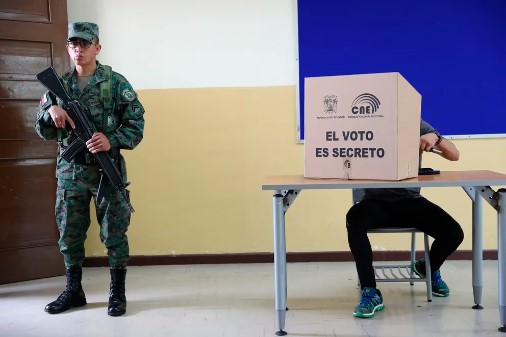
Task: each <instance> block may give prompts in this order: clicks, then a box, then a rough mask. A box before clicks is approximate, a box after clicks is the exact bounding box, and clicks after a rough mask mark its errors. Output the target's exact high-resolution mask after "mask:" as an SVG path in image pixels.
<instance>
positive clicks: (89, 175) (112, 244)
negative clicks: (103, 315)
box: [35, 62, 144, 269]
mask: <svg viewBox="0 0 506 337" xmlns="http://www.w3.org/2000/svg"><path fill="white" fill-rule="evenodd" d="M106 80H107V76H106V71H105V68H104V66H103V65H101V64H100V63H99V62H97V69H96V71H95V73H94V75H93V77H92V78H91V79H90V81H89V82H88V84H87V85H86V87H85V88H84V89H83V90H82V91H81V90H80V89H79V87H78V85H77V78H76V71H75V67H72V68H71V69H69V70H68V71H67V72H66V73H65V74H64V75H63V76H62V81H63V84H64V86H65V87H66V89H67V91H68V93H69V96H70V97H71V98H72V99H76V100H78V101H79V102H81V104H83V105H84V106H86V108H87V110H88V112H89V114H90V115H89V117H91V121H92V122H93V124H94V125H95V127H96V128H97V130H98V132H102V133H103V134H105V135H106V136H107V138H108V139H109V142H110V144H111V150H110V151H109V154H110V155H111V157H112V158H113V160H114V162H115V163H116V164H117V167H118V170H119V172H121V174H122V177H123V180H124V182H125V183H126V181H127V175H126V165H125V160H124V158H123V157H122V156H121V154H120V153H119V150H120V149H130V150H131V149H133V148H134V147H135V146H137V145H138V144H139V143H140V141H141V140H142V137H143V130H144V117H143V114H144V108H143V106H142V104H141V103H140V102H139V100H138V98H137V94H136V93H135V91H134V90H133V88H132V86H131V85H130V83H128V81H127V80H126V79H125V78H124V77H123V76H122V75H120V74H118V73H116V72H114V71H113V72H112V87H111V89H112V101H111V102H107V103H105V100H104V99H103V97H102V99H101V88H100V83H101V82H103V81H106ZM53 105H59V106H61V107H63V108H65V107H64V106H62V102H61V101H59V99H56V98H55V97H54V96H53V95H52V94H51V93H49V92H47V93H46V94H44V96H43V97H42V99H41V102H40V105H39V111H38V114H37V121H36V124H35V129H36V131H37V133H38V134H39V135H40V136H41V137H42V138H43V139H46V140H49V139H55V140H58V143H59V146H58V148H59V149H58V157H57V165H56V177H57V178H58V185H57V191H56V207H55V212H56V222H57V225H58V229H59V231H60V240H59V245H60V251H61V253H62V254H63V256H64V259H65V266H66V267H67V268H69V267H73V266H81V265H82V262H83V260H84V256H85V253H84V241H85V239H86V232H87V230H88V228H89V226H90V202H91V198H92V197H93V198H94V200H95V208H96V216H97V220H98V223H99V225H100V239H101V241H102V242H103V243H104V245H105V246H106V248H107V253H108V256H109V263H110V266H111V268H118V269H122V268H125V267H126V264H127V260H128V257H129V249H128V239H127V236H126V231H127V229H128V225H129V223H130V211H129V209H128V206H127V204H126V202H125V200H124V199H123V197H122V196H121V194H120V193H119V192H117V191H116V190H115V189H114V188H109V189H108V191H107V193H106V195H105V196H104V198H103V200H102V202H101V203H100V204H98V205H97V203H96V197H97V191H98V186H99V181H100V172H99V168H100V166H99V164H98V163H94V162H93V160H92V159H93V156H92V155H91V154H90V153H89V152H88V153H87V154H86V156H84V152H85V151H86V150H85V151H83V153H81V154H79V155H77V156H76V158H75V159H74V160H73V161H72V162H70V163H68V162H67V161H65V160H64V159H63V158H62V157H61V153H62V151H63V150H64V149H65V148H66V147H67V146H68V145H69V144H70V143H71V142H72V141H73V140H74V139H75V136H74V134H73V132H72V128H71V127H70V126H69V124H68V123H67V127H66V128H65V129H58V130H57V128H56V126H55V125H54V122H53V121H52V119H51V116H50V115H49V112H48V110H49V108H50V107H51V106H53ZM86 152H87V151H86Z"/></svg>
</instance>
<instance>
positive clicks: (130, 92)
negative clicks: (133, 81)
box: [108, 81, 144, 150]
mask: <svg viewBox="0 0 506 337" xmlns="http://www.w3.org/2000/svg"><path fill="white" fill-rule="evenodd" d="M116 95H117V103H118V105H117V106H118V110H119V115H120V119H121V121H120V127H119V128H118V129H116V131H115V132H113V133H112V134H110V135H108V138H109V142H110V143H111V146H112V147H117V148H120V149H128V150H132V149H133V148H135V147H136V146H137V145H138V144H139V143H140V142H141V140H142V138H143V134H144V107H143V106H142V104H141V102H139V99H138V97H137V93H136V92H135V91H134V89H133V88H132V86H131V85H130V83H128V82H126V81H125V82H122V83H121V84H120V85H119V86H118V88H117V91H116Z"/></svg>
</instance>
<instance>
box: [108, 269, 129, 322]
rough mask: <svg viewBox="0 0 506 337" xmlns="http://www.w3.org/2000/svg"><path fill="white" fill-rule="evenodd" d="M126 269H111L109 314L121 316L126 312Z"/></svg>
mask: <svg viewBox="0 0 506 337" xmlns="http://www.w3.org/2000/svg"><path fill="white" fill-rule="evenodd" d="M125 277H126V269H111V289H110V291H109V307H108V308H107V313H108V314H109V316H121V315H123V314H124V313H125V312H126V306H127V302H126V297H125Z"/></svg>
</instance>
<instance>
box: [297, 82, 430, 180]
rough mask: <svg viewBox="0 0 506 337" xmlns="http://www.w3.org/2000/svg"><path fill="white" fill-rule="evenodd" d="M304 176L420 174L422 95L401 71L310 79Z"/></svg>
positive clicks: (396, 176)
mask: <svg viewBox="0 0 506 337" xmlns="http://www.w3.org/2000/svg"><path fill="white" fill-rule="evenodd" d="M304 86H305V96H304V99H305V101H304V102H305V105H304V110H305V121H304V122H305V130H306V131H305V140H304V176H305V177H306V178H339V179H380V180H402V179H407V178H412V177H416V176H418V162H419V150H418V148H419V142H420V118H421V100H422V98H421V95H420V94H419V93H418V92H417V91H416V90H415V89H414V88H413V86H411V85H410V84H409V82H408V81H407V80H406V79H405V78H404V77H402V75H401V74H400V73H380V74H361V75H343V76H323V77H306V78H305V83H304Z"/></svg>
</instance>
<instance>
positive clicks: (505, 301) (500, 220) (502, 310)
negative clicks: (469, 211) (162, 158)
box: [497, 189, 506, 332]
mask: <svg viewBox="0 0 506 337" xmlns="http://www.w3.org/2000/svg"><path fill="white" fill-rule="evenodd" d="M497 195H498V198H499V202H498V206H499V210H498V213H497V237H498V244H497V263H498V265H499V267H498V270H499V296H498V299H499V318H500V320H501V327H500V328H499V331H501V332H506V293H505V291H506V288H505V286H506V285H505V282H506V266H505V265H504V264H505V263H506V227H505V226H506V190H505V189H500V190H499V191H498V192H497Z"/></svg>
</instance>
